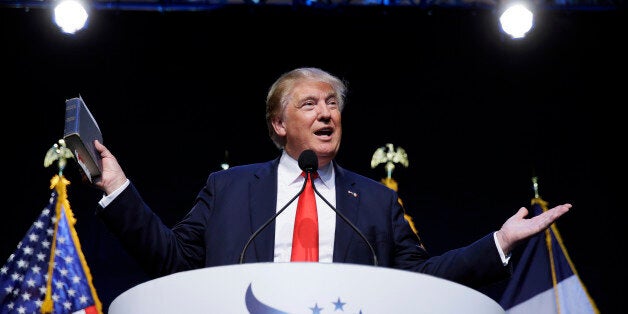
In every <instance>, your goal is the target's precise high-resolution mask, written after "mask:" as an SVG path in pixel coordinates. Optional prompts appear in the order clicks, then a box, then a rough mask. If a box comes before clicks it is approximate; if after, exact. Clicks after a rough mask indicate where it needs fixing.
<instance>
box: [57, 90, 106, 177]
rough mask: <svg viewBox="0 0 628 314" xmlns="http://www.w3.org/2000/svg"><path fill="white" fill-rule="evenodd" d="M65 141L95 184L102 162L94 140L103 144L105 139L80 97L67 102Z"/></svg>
mask: <svg viewBox="0 0 628 314" xmlns="http://www.w3.org/2000/svg"><path fill="white" fill-rule="evenodd" d="M63 139H64V140H65V143H66V146H67V147H68V148H69V149H70V150H71V151H72V154H74V160H76V162H77V163H78V164H79V166H80V167H81V170H82V171H83V175H84V176H85V178H86V179H87V180H89V182H90V183H93V182H94V179H96V178H97V177H99V176H100V175H101V173H102V160H101V157H100V153H98V151H97V150H96V147H95V146H94V140H98V141H99V142H100V143H103V139H102V133H101V132H100V128H99V127H98V123H96V119H94V116H93V115H92V113H91V112H90V111H89V109H88V108H87V105H86V104H85V102H84V101H83V98H81V97H80V96H79V97H75V98H70V99H68V100H66V101H65V127H64V130H63Z"/></svg>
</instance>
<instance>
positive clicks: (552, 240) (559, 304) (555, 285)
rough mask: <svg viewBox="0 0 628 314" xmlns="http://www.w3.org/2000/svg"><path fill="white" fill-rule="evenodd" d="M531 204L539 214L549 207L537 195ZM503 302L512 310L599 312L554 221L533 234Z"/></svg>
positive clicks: (541, 313) (551, 313)
mask: <svg viewBox="0 0 628 314" xmlns="http://www.w3.org/2000/svg"><path fill="white" fill-rule="evenodd" d="M532 208H533V211H534V215H535V216H536V215H538V214H540V213H542V212H543V211H546V210H547V203H546V202H545V201H543V200H542V199H540V198H534V199H533V200H532ZM500 305H501V306H502V307H503V308H504V310H506V313H509V314H516V313H522V314H523V313H525V314H529V313H534V314H558V313H599V310H598V309H597V306H596V305H595V302H594V301H593V299H592V298H591V297H590V296H589V294H588V292H587V289H586V287H585V286H584V284H583V283H582V281H581V280H580V277H579V276H578V273H577V272H576V268H575V267H574V265H573V263H572V262H571V259H570V258H569V255H568V254H567V250H566V249H565V246H564V245H563V241H562V239H561V237H560V234H559V233H558V228H557V227H556V225H555V224H552V225H551V226H550V228H548V229H547V230H546V231H545V232H543V233H539V234H538V235H536V236H534V237H533V238H530V240H529V242H528V244H527V246H526V248H525V249H524V251H523V254H522V255H521V259H520V261H519V262H518V264H517V265H515V267H514V274H513V277H512V278H511V279H510V281H509V283H508V285H507V287H506V289H505V291H504V294H503V295H502V298H501V300H500Z"/></svg>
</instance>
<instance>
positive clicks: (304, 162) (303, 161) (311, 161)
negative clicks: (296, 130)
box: [239, 149, 318, 264]
mask: <svg viewBox="0 0 628 314" xmlns="http://www.w3.org/2000/svg"><path fill="white" fill-rule="evenodd" d="M298 163H299V168H301V170H302V171H303V172H305V173H306V174H307V175H308V178H310V176H311V175H312V172H316V170H318V157H317V156H316V153H314V151H313V150H311V149H307V150H304V151H303V152H301V155H299V160H298ZM308 178H305V179H306V180H303V186H302V187H301V190H300V191H299V193H297V195H295V196H294V197H293V198H292V199H291V200H290V201H289V202H288V203H287V204H286V205H284V206H283V207H282V208H281V209H280V210H278V211H277V212H276V213H275V214H274V215H273V216H272V217H270V219H268V220H267V221H266V222H265V223H264V224H263V225H262V226H261V227H259V228H258V229H257V230H255V232H254V233H253V234H252V235H251V236H250V237H249V240H248V241H246V244H245V245H244V248H243V249H242V253H240V262H239V263H240V264H242V262H243V261H244V253H246V249H247V248H248V247H249V245H251V243H252V242H253V240H254V239H255V238H256V237H257V235H258V234H259V233H260V232H262V231H263V230H264V229H266V227H268V225H270V223H271V222H273V221H275V219H276V218H277V216H279V214H281V213H282V212H283V211H284V210H285V209H286V208H288V205H290V204H292V202H294V200H295V199H297V197H299V195H301V193H303V190H305V185H306V184H307V179H308ZM313 185H314V182H312V186H313Z"/></svg>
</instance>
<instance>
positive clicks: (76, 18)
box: [54, 0, 88, 34]
mask: <svg viewBox="0 0 628 314" xmlns="http://www.w3.org/2000/svg"><path fill="white" fill-rule="evenodd" d="M87 18H88V14H87V10H86V9H85V7H84V6H83V4H82V3H81V2H79V1H76V0H62V1H60V2H59V3H58V4H57V5H56V6H55V9H54V21H55V23H56V24H57V26H59V27H60V28H61V31H63V32H64V33H66V34H74V33H76V32H77V31H79V30H81V29H83V27H85V25H86V23H87Z"/></svg>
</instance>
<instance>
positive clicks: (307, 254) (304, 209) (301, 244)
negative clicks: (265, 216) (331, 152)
mask: <svg viewBox="0 0 628 314" xmlns="http://www.w3.org/2000/svg"><path fill="white" fill-rule="evenodd" d="M301 175H302V176H305V177H306V178H305V179H306V180H307V182H306V183H305V189H304V190H303V193H301V195H299V202H298V204H297V213H296V217H295V219H294V233H293V235H292V256H291V257H290V261H292V262H318V214H317V213H316V197H315V196H314V188H313V187H312V180H314V179H316V178H317V177H318V173H316V172H314V173H312V174H311V175H310V178H311V179H310V178H308V177H307V176H306V174H305V173H301Z"/></svg>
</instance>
